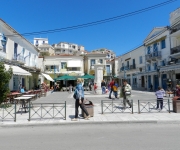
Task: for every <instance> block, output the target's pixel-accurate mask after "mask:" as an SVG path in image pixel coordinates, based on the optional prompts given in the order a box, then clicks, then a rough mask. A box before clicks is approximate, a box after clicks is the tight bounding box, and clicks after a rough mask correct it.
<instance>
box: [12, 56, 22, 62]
mask: <svg viewBox="0 0 180 150" xmlns="http://www.w3.org/2000/svg"><path fill="white" fill-rule="evenodd" d="M12 60H15V61H19V62H22V63H25V60H24V57H23V56H16V55H13V56H12Z"/></svg>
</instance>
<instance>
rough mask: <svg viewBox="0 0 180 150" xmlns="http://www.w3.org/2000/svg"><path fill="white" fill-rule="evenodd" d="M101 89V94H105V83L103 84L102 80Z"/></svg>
mask: <svg viewBox="0 0 180 150" xmlns="http://www.w3.org/2000/svg"><path fill="white" fill-rule="evenodd" d="M101 89H102V94H105V92H106V83H105V82H104V80H102V82H101Z"/></svg>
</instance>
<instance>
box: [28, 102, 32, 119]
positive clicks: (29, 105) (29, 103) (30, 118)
mask: <svg viewBox="0 0 180 150" xmlns="http://www.w3.org/2000/svg"><path fill="white" fill-rule="evenodd" d="M28 121H31V102H30V100H29V119H28Z"/></svg>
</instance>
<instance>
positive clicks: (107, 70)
mask: <svg viewBox="0 0 180 150" xmlns="http://www.w3.org/2000/svg"><path fill="white" fill-rule="evenodd" d="M106 72H107V73H111V72H110V65H106Z"/></svg>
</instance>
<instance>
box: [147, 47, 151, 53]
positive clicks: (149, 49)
mask: <svg viewBox="0 0 180 150" xmlns="http://www.w3.org/2000/svg"><path fill="white" fill-rule="evenodd" d="M147 54H151V47H150V46H148V47H147Z"/></svg>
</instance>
